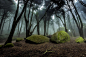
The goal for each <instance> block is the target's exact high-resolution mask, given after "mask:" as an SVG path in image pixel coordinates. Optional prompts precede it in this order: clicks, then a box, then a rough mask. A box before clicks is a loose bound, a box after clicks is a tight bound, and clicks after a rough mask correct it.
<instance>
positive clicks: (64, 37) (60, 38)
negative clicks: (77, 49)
mask: <svg viewBox="0 0 86 57" xmlns="http://www.w3.org/2000/svg"><path fill="white" fill-rule="evenodd" d="M50 40H51V41H52V42H55V43H65V42H67V41H69V40H70V36H69V35H68V33H66V32H65V31H59V32H56V33H54V34H53V35H52V37H51V39H50Z"/></svg>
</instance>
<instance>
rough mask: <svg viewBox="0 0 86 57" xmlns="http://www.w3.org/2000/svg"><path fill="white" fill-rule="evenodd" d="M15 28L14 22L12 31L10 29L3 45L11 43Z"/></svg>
mask: <svg viewBox="0 0 86 57" xmlns="http://www.w3.org/2000/svg"><path fill="white" fill-rule="evenodd" d="M16 26H17V23H16V22H15V21H14V22H13V25H12V29H11V32H10V35H9V37H8V39H7V41H6V42H5V44H7V43H11V42H12V37H13V34H14V32H15V29H16Z"/></svg>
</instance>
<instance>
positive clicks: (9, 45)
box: [5, 43, 14, 47]
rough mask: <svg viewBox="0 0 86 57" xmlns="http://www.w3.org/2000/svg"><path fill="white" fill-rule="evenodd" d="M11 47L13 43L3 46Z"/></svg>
mask: <svg viewBox="0 0 86 57" xmlns="http://www.w3.org/2000/svg"><path fill="white" fill-rule="evenodd" d="M13 46H14V44H13V43H7V44H6V45H5V47H13Z"/></svg>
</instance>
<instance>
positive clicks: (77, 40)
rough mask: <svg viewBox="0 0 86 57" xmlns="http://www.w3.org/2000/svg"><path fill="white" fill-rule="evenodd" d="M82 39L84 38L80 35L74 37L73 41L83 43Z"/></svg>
mask: <svg viewBox="0 0 86 57" xmlns="http://www.w3.org/2000/svg"><path fill="white" fill-rule="evenodd" d="M84 41H85V40H84V39H83V38H82V37H79V38H77V39H75V42H77V43H83V42H84Z"/></svg>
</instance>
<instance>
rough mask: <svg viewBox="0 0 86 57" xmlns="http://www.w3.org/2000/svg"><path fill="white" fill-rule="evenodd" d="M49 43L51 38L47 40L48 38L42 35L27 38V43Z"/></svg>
mask: <svg viewBox="0 0 86 57" xmlns="http://www.w3.org/2000/svg"><path fill="white" fill-rule="evenodd" d="M48 41H49V38H47V37H46V36H42V35H32V36H30V37H27V38H26V42H33V43H36V44H40V43H44V42H48Z"/></svg>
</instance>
